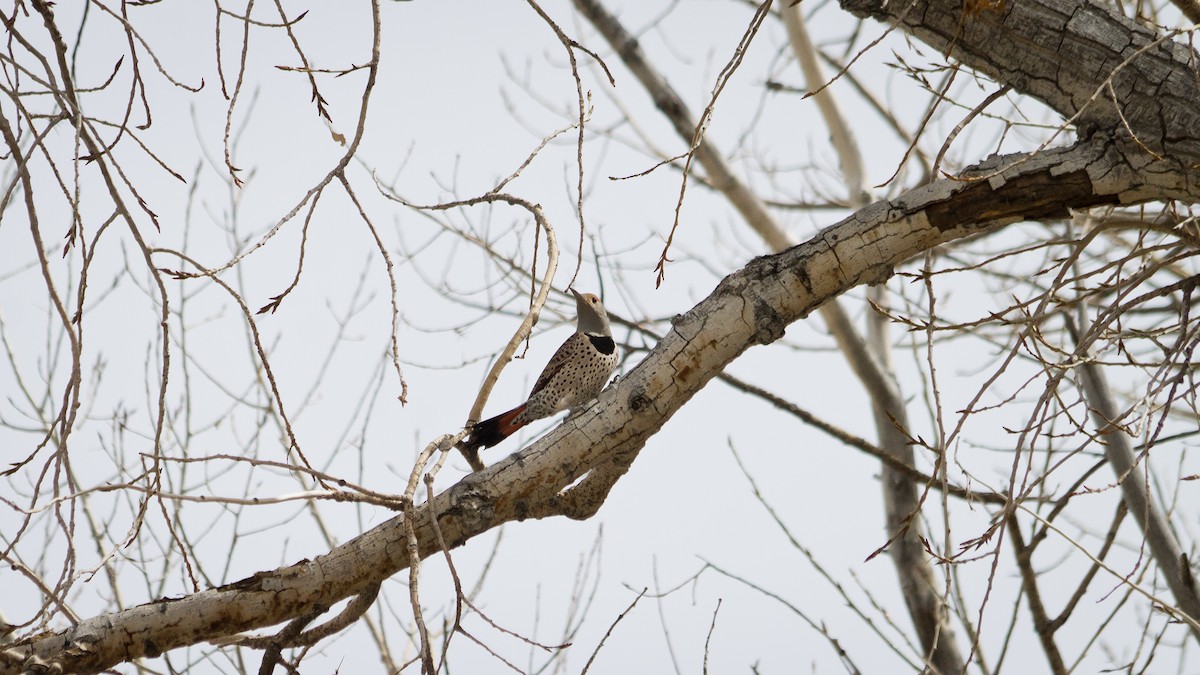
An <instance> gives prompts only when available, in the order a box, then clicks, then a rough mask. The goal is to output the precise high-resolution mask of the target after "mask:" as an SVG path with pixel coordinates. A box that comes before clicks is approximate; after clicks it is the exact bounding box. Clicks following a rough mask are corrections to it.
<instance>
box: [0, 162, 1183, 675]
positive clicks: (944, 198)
mask: <svg viewBox="0 0 1200 675" xmlns="http://www.w3.org/2000/svg"><path fill="white" fill-rule="evenodd" d="M1015 159H1024V160H1025V161H1019V162H1015V161H1014V160H1015ZM1007 165H1011V168H1009V169H1008V170H1006V171H1001V169H1002V167H1003V166H1007ZM1125 166H1126V164H1125V160H1124V158H1123V157H1122V156H1121V155H1120V154H1118V153H1117V152H1116V151H1115V147H1114V146H1113V145H1112V144H1111V143H1107V142H1102V141H1099V140H1096V141H1092V142H1088V143H1085V144H1081V145H1079V146H1076V147H1073V148H1067V149H1062V150H1054V151H1047V152H1043V153H1041V154H1039V155H1037V156H1034V157H1022V158H1014V157H1001V158H996V159H995V160H992V161H990V162H989V163H987V164H986V165H985V166H981V167H979V170H980V171H982V172H984V173H987V174H997V172H999V173H998V174H997V175H995V176H994V177H993V178H992V179H990V180H987V181H964V180H943V181H938V182H936V183H933V184H930V185H928V186H925V187H922V188H919V189H916V190H913V191H911V192H909V193H907V194H906V195H903V196H902V197H900V198H898V199H895V200H892V201H888V202H881V203H877V204H874V205H872V206H870V207H867V208H865V209H862V210H860V211H859V212H857V213H855V214H854V215H853V216H851V217H849V218H847V219H846V220H844V221H842V222H841V223H838V224H837V225H834V226H831V227H829V228H827V229H825V230H823V231H822V232H820V233H819V234H817V235H816V236H814V237H813V238H812V239H810V240H809V241H808V242H806V243H804V244H801V245H799V246H795V247H793V248H790V249H788V250H786V251H784V252H782V253H779V254H775V255H770V256H763V257H760V258H756V259H754V260H752V261H750V262H749V263H748V264H747V265H746V266H745V267H744V268H743V269H741V270H739V271H737V272H735V273H733V274H731V275H729V276H728V277H726V278H725V279H724V280H723V281H722V282H721V283H720V284H719V285H718V286H717V288H716V289H715V290H714V291H713V293H712V294H711V295H710V296H709V297H708V298H706V299H705V300H703V301H702V302H701V303H699V304H698V305H696V306H695V307H694V308H692V309H691V310H689V311H688V312H687V313H685V314H681V315H679V316H678V317H676V319H675V320H674V322H673V327H672V330H671V331H670V332H669V333H668V334H667V335H666V336H665V337H664V338H663V339H662V340H661V341H660V342H659V343H658V344H657V345H656V346H655V348H654V349H653V350H652V351H651V352H650V354H649V355H648V356H647V357H646V359H645V360H644V361H643V362H642V363H641V364H639V365H638V366H637V367H636V368H634V369H633V370H632V371H631V372H630V373H629V374H628V375H627V376H626V377H624V378H622V379H621V380H620V382H618V383H617V384H616V385H614V386H612V387H609V388H608V389H606V390H605V391H604V392H603V393H602V394H601V395H600V397H599V398H598V399H597V401H596V402H595V403H594V404H593V405H592V406H591V407H590V408H588V409H587V410H585V411H584V412H583V413H581V414H580V415H578V416H576V417H573V418H570V419H568V420H567V421H566V422H565V423H564V424H562V425H560V426H559V427H558V428H556V429H555V430H554V431H552V432H551V433H549V434H548V435H546V436H545V437H543V438H542V439H540V440H539V441H537V442H536V443H534V444H533V445H531V446H530V447H528V448H526V449H525V450H522V451H520V452H518V453H516V454H514V455H512V456H510V457H508V458H506V459H504V460H502V461H500V462H498V463H496V464H495V465H493V466H491V467H489V468H488V469H486V470H484V471H482V472H477V473H473V474H470V475H468V476H466V477H465V478H463V479H462V480H460V481H459V482H458V483H457V484H455V485H453V486H451V487H450V488H448V489H447V490H445V491H443V492H442V493H441V494H439V495H437V497H435V498H434V500H433V504H429V503H426V504H421V505H418V506H416V507H414V508H413V509H412V511H411V516H412V518H413V519H414V523H413V530H414V531H415V534H416V538H417V541H418V547H419V553H420V555H421V556H422V557H425V556H429V555H432V554H435V553H438V552H440V551H441V550H442V548H441V546H440V544H439V543H438V539H437V536H436V534H437V533H436V531H435V529H434V528H433V527H432V525H431V523H430V522H429V514H430V513H437V514H438V524H439V528H440V530H441V533H442V535H443V537H444V539H445V541H446V543H447V545H448V546H449V547H458V546H462V545H463V544H465V543H466V542H467V541H469V540H470V539H471V538H472V537H475V536H477V535H479V534H481V533H483V532H487V531H488V530H490V529H492V528H495V527H497V526H499V525H500V524H503V523H506V522H511V521H518V520H524V519H526V518H528V517H530V515H531V514H533V513H536V514H537V515H538V516H548V515H551V514H550V513H549V512H548V511H546V510H539V505H541V504H544V503H545V502H546V501H547V500H551V499H553V498H554V496H555V495H558V494H559V493H560V492H561V491H562V490H564V489H566V488H567V487H568V486H570V485H572V484H573V483H574V482H575V481H577V480H579V478H580V477H582V476H584V475H585V474H587V473H588V472H589V471H592V470H594V469H597V468H602V467H604V466H606V465H611V464H612V463H613V462H615V461H619V462H623V463H628V462H632V461H633V460H634V459H635V458H636V456H637V454H638V452H639V451H640V449H641V448H642V447H643V446H644V445H645V443H646V441H647V440H648V439H649V438H650V437H651V436H653V435H654V434H655V433H657V431H658V430H659V429H660V428H661V427H662V426H663V424H664V423H666V421H667V420H668V419H670V418H671V416H672V415H674V413H675V412H676V411H677V410H678V409H679V408H680V407H681V406H683V405H684V404H685V403H686V402H687V401H688V400H689V399H690V398H691V397H692V396H693V395H695V394H696V392H698V391H699V390H700V389H701V388H703V387H704V386H705V385H706V384H707V383H708V382H709V381H710V380H711V379H712V378H713V377H715V376H716V375H717V374H719V373H720V372H721V371H722V370H723V369H724V368H725V366H726V365H728V364H729V363H730V362H731V361H732V360H733V359H735V358H737V356H738V355H740V354H741V353H742V352H744V351H745V350H746V349H748V348H750V347H751V346H753V345H756V344H767V343H770V342H772V341H774V340H776V339H778V338H779V337H780V336H781V335H782V334H783V332H784V330H785V328H786V327H787V326H788V325H789V324H791V323H792V322H794V321H797V320H799V319H801V318H804V317H806V316H808V315H809V314H810V313H811V312H813V311H814V310H816V309H817V308H818V307H820V306H821V305H822V304H823V303H825V302H827V301H829V300H830V299H831V298H834V297H836V296H837V295H839V294H841V293H843V292H845V291H847V290H848V289H850V288H853V287H855V286H858V285H861V284H866V283H877V282H879V281H881V280H883V279H885V278H887V277H888V276H889V275H890V274H891V273H892V269H893V268H894V267H895V266H896V265H899V264H902V263H903V262H905V261H907V260H910V259H911V258H912V257H913V256H916V255H918V254H920V253H922V252H923V251H927V250H929V249H931V248H933V247H936V246H940V245H943V244H946V243H949V242H953V241H956V240H958V239H962V238H964V237H969V236H972V235H976V234H979V233H980V232H986V231H989V230H991V229H993V228H997V227H1000V226H1003V225H1006V224H1009V223H1013V222H1017V221H1022V220H1029V219H1037V218H1045V217H1059V216H1061V215H1062V211H1063V210H1064V209H1066V208H1068V207H1073V208H1083V207H1087V206H1093V205H1096V204H1112V203H1128V202H1129V201H1131V200H1133V201H1136V200H1137V199H1161V198H1166V197H1171V196H1173V195H1174V192H1173V191H1172V190H1171V189H1169V188H1163V187H1161V186H1156V185H1153V184H1146V183H1142V182H1139V179H1140V178H1141V177H1145V176H1151V177H1153V176H1157V175H1160V174H1158V173H1156V172H1155V173H1149V174H1141V175H1139V174H1136V173H1134V172H1131V171H1127V170H1120V169H1121V168H1122V167H1125ZM1167 170H1169V169H1164V171H1167ZM598 498H602V495H600V496H598ZM403 519H404V517H403V516H398V517H395V518H392V519H391V520H388V521H387V522H385V523H383V524H381V525H379V526H377V527H375V528H373V529H371V530H369V531H367V532H365V533H363V534H362V535H360V536H358V537H356V538H355V539H352V540H351V541H348V542H346V543H345V544H343V545H341V546H338V547H337V548H335V549H333V550H332V551H330V552H329V553H327V554H325V555H322V556H318V557H317V558H315V559H314V560H302V561H300V562H298V563H296V564H294V565H290V566H287V567H283V568H279V569H275V570H271V571H265V572H260V573H258V574H255V575H253V576H251V577H248V578H246V579H243V580H241V581H238V582H235V583H233V584H229V585H226V586H221V587H219V588H214V589H210V590H206V591H202V592H199V593H195V594H192V595H189V596H186V597H183V598H176V599H161V600H156V601H154V602H150V603H147V604H144V605H140V606H137V607H133V608H130V609H127V610H123V611H120V612H115V613H112V614H106V615H102V616H98V617H94V618H91V619H87V620H84V621H81V622H80V623H79V624H78V625H76V626H74V627H72V628H70V629H66V630H61V631H57V632H52V633H45V634H40V635H36V636H32V637H29V638H25V639H22V640H19V641H17V642H15V643H13V644H11V645H7V646H6V648H5V649H3V650H2V651H0V675H9V674H13V673H19V672H23V671H25V670H27V669H28V668H29V667H34V666H36V665H38V664H42V665H46V666H51V667H58V668H61V669H62V671H65V672H78V673H88V672H97V671H100V670H104V669H106V668H110V667H112V666H113V665H115V664H118V663H121V662H124V661H129V660H131V659H135V658H139V657H153V656H157V655H159V654H161V653H163V652H165V651H167V650H170V649H176V648H179V647H184V646H187V645H193V644H198V643H200V642H204V641H207V640H212V639H215V638H219V637H222V636H227V635H231V634H234V633H239V632H243V631H246V630H253V629H258V628H263V627H265V626H270V625H274V624H277V623H281V622H283V621H288V620H290V619H293V618H296V617H299V616H303V615H304V614H306V613H309V612H311V611H313V609H314V608H315V607H329V606H332V605H333V604H334V603H336V602H338V601H339V600H341V599H344V598H346V597H349V596H351V595H356V594H359V593H362V592H364V591H365V590H366V589H368V588H370V586H371V585H373V584H375V583H378V582H379V581H381V580H383V579H386V578H388V577H390V576H392V575H394V574H396V573H397V572H399V571H400V570H403V569H405V568H406V567H407V566H408V563H409V556H408V552H407V548H406V542H407V533H406V529H407V527H406V525H405V523H404V520H403Z"/></svg>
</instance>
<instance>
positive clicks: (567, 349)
mask: <svg viewBox="0 0 1200 675" xmlns="http://www.w3.org/2000/svg"><path fill="white" fill-rule="evenodd" d="M568 290H570V291H571V294H572V295H574V296H575V314H576V324H575V334H574V335H572V336H571V337H569V338H567V340H566V342H563V343H562V346H561V347H559V348H558V351H556V352H554V356H552V357H550V362H549V363H547V364H546V367H545V368H544V369H543V370H542V374H541V375H538V379H537V381H536V382H534V384H533V391H531V392H530V393H529V399H528V400H527V401H525V402H524V403H522V404H521V405H519V406H517V407H515V408H513V409H512V410H509V411H508V412H504V413H501V414H499V415H496V416H495V417H492V418H491V419H486V420H484V421H482V422H478V423H476V424H474V425H472V426H471V427H470V434H469V435H468V436H467V437H466V438H465V439H464V441H463V446H464V449H466V450H468V451H471V452H477V451H478V450H479V449H480V448H490V447H492V446H493V445H496V444H497V443H499V442H500V441H503V440H504V439H506V438H508V437H509V436H511V435H513V434H514V433H515V432H516V431H517V430H518V429H520V428H521V427H523V426H525V425H526V424H529V423H530V422H533V421H535V420H540V419H542V418H543V417H549V416H551V415H553V414H555V413H558V412H562V411H563V410H568V409H569V410H572V411H573V412H574V411H576V410H578V409H579V408H580V407H581V406H583V404H585V403H587V402H589V401H591V400H592V399H594V398H596V396H598V395H599V394H600V391H601V390H602V389H604V385H605V384H607V383H608V378H609V376H610V375H612V372H613V370H614V369H615V368H616V367H617V360H618V359H619V358H620V354H619V353H618V352H617V343H616V342H615V341H614V340H613V337H612V328H611V327H610V326H609V325H608V312H607V311H605V309H604V303H603V302H601V301H600V298H599V297H597V296H595V295H593V294H591V293H580V292H578V291H576V290H575V289H573V288H571V289H568Z"/></svg>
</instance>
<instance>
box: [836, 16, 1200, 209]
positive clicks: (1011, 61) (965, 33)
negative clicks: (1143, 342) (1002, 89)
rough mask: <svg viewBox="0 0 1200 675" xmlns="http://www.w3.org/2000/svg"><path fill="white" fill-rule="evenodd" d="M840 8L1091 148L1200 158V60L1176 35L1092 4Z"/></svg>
mask: <svg viewBox="0 0 1200 675" xmlns="http://www.w3.org/2000/svg"><path fill="white" fill-rule="evenodd" d="M841 6H842V8H843V9H845V10H846V11H848V12H850V13H851V14H854V15H856V16H860V17H870V18H873V19H876V20H878V21H882V22H884V23H888V24H893V25H895V26H897V27H898V28H900V29H901V30H903V31H905V32H907V33H909V34H911V35H913V36H914V37H916V38H917V39H919V40H921V41H922V42H924V43H926V44H928V45H930V46H931V47H934V48H935V49H939V50H942V51H943V52H948V53H949V55H950V56H952V57H954V58H955V59H958V60H960V61H962V62H963V64H965V65H967V66H969V67H970V68H972V69H974V70H977V71H979V72H981V73H984V74H985V75H987V76H989V77H991V78H993V79H995V80H996V81H997V82H1001V83H1004V84H1010V85H1012V87H1013V88H1014V89H1016V90H1017V91H1020V92H1022V93H1025V94H1029V95H1030V96H1033V97H1035V98H1037V99H1039V100H1041V101H1043V102H1044V103H1045V104H1046V105H1048V106H1050V107H1051V108H1053V109H1054V110H1056V111H1058V112H1059V113H1060V114H1062V115H1063V117H1065V118H1067V119H1068V120H1070V121H1071V123H1073V124H1074V125H1075V126H1076V127H1077V128H1078V131H1079V135H1080V136H1081V137H1083V138H1087V137H1089V136H1091V135H1092V134H1093V133H1097V132H1099V133H1110V132H1111V133H1114V135H1115V136H1116V137H1117V138H1120V139H1122V140H1127V141H1130V142H1135V144H1136V143H1137V142H1140V143H1142V144H1145V146H1146V148H1147V149H1149V150H1152V151H1153V152H1155V153H1157V154H1158V155H1160V156H1165V157H1167V158H1168V159H1170V158H1174V159H1175V161H1177V162H1181V163H1182V162H1188V163H1192V164H1194V163H1196V160H1197V158H1200V81H1198V80H1197V78H1196V76H1195V70H1194V68H1195V63H1196V54H1195V52H1194V51H1192V50H1191V49H1189V48H1188V47H1187V46H1186V45H1184V44H1181V43H1179V42H1176V41H1174V40H1172V39H1169V38H1170V37H1172V36H1171V35H1169V34H1159V33H1156V32H1155V31H1153V30H1151V29H1149V28H1147V27H1145V26H1142V25H1141V24H1138V23H1135V22H1134V21H1131V20H1130V19H1127V18H1125V17H1124V16H1121V15H1119V14H1116V13H1114V12H1112V11H1110V10H1108V9H1106V8H1104V7H1101V6H1100V5H1097V4H1093V3H1090V2H1088V1H1087V0H1021V1H1020V2H1015V1H1012V0H1009V1H1007V2H1001V3H999V7H1000V9H999V11H989V10H982V11H978V12H975V13H965V12H964V9H963V8H964V6H966V3H962V2H960V1H959V0H900V1H899V2H896V1H894V0H841ZM1133 135H1136V138H1137V140H1136V141H1134V140H1133ZM1147 155H1148V156H1149V153H1147ZM1189 175H1190V174H1189ZM1180 177H1183V176H1180ZM1189 187H1194V183H1193V184H1192V185H1191V186H1189ZM1192 193H1193V195H1194V194H1196V191H1195V190H1192Z"/></svg>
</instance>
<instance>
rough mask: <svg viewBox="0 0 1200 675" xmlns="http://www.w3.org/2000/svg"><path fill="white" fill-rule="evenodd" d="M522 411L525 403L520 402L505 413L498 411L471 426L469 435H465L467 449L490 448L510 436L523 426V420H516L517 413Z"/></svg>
mask: <svg viewBox="0 0 1200 675" xmlns="http://www.w3.org/2000/svg"><path fill="white" fill-rule="evenodd" d="M524 411H525V404H524V403H522V404H521V405H519V406H517V407H515V408H513V409H512V410H509V411H508V412H506V413H500V414H499V415H496V416H495V417H493V418H491V419H486V420H484V421H482V422H479V423H477V424H476V425H475V426H473V427H471V435H470V436H469V437H467V440H466V443H465V445H466V447H467V449H469V450H478V449H479V448H490V447H492V446H493V445H495V444H497V443H499V442H500V441H502V440H504V439H506V438H508V437H509V436H512V435H513V434H514V433H515V432H516V431H517V429H520V428H521V427H523V426H525V422H518V421H517V415H520V414H521V413H522V412H524Z"/></svg>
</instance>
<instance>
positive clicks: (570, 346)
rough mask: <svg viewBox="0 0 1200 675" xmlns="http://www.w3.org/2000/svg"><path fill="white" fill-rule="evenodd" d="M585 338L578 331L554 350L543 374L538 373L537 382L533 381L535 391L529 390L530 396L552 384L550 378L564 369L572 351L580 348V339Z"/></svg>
mask: <svg viewBox="0 0 1200 675" xmlns="http://www.w3.org/2000/svg"><path fill="white" fill-rule="evenodd" d="M583 339H586V338H584V336H583V335H582V334H580V333H576V334H574V335H572V336H571V337H569V338H567V340H566V342H563V343H562V345H560V346H559V348H558V351H556V352H554V356H551V357H550V362H549V363H547V364H546V367H545V368H543V369H542V374H541V375H538V379H537V382H534V383H533V391H531V392H529V396H530V398H532V397H533V395H534V394H536V393H538V392H539V391H541V390H542V389H544V388H545V387H546V385H547V384H550V380H553V379H554V376H555V375H557V374H558V371H560V370H562V367H563V365H564V364H566V362H567V361H568V360H570V358H571V353H572V352H573V351H575V350H576V349H578V348H579V344H578V343H579V341H580V340H583Z"/></svg>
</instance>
